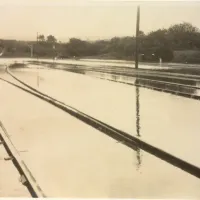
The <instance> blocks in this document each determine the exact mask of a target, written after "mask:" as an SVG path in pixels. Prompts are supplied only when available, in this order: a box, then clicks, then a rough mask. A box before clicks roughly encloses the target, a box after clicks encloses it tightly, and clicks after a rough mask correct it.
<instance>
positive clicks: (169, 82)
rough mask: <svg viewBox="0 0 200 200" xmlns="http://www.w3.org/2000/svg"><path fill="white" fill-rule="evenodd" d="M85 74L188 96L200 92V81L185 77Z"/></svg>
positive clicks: (88, 72) (90, 72) (87, 72)
mask: <svg viewBox="0 0 200 200" xmlns="http://www.w3.org/2000/svg"><path fill="white" fill-rule="evenodd" d="M84 74H85V75H89V76H92V77H95V78H100V79H105V80H109V81H114V82H118V83H124V84H129V85H139V86H143V87H147V88H150V89H155V90H159V91H165V92H169V93H176V94H177V95H184V94H185V95H186V96H187V95H199V94H200V89H198V87H199V82H198V81H196V80H184V79H176V78H162V77H152V76H149V77H148V76H145V77H142V76H140V78H137V79H136V77H131V76H122V75H115V74H108V73H102V72H92V71H85V72H84ZM195 87H197V88H195Z"/></svg>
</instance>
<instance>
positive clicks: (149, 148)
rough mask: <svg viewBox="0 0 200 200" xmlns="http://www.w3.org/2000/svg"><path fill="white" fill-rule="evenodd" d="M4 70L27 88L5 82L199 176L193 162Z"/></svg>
mask: <svg viewBox="0 0 200 200" xmlns="http://www.w3.org/2000/svg"><path fill="white" fill-rule="evenodd" d="M6 70H7V72H8V73H9V74H10V75H11V76H12V77H13V78H14V79H15V80H17V81H18V82H20V83H21V84H23V85H24V86H26V87H27V88H28V89H26V88H24V87H21V86H19V85H17V84H14V83H11V82H9V81H7V80H5V79H2V78H1V80H4V81H6V82H7V83H9V84H11V85H13V86H15V87H17V88H19V89H21V90H23V91H25V92H27V93H29V94H32V95H34V96H36V97H38V98H40V99H42V100H44V101H47V102H49V103H50V104H52V105H54V106H56V107H57V108H60V109H61V110H63V111H65V112H67V113H69V114H70V115H72V116H74V117H76V118H77V119H79V120H81V121H83V122H84V123H86V124H88V125H90V126H92V127H93V128H95V129H97V130H99V131H101V132H103V133H104V134H106V135H108V136H110V137H112V138H113V139H115V140H117V141H120V142H121V143H122V144H124V145H126V146H128V147H130V148H131V149H133V150H137V149H138V148H140V149H142V150H144V151H146V152H148V153H150V154H152V155H154V156H156V157H158V158H160V159H162V160H164V161H166V162H168V163H170V164H172V165H174V166H176V167H178V168H180V169H182V170H184V171H185V172H187V173H190V174H191V175H193V176H195V177H197V178H200V168H199V167H197V166H195V165H193V164H190V163H188V162H186V161H184V160H182V159H180V158H178V157H175V156H173V155H171V154H169V153H167V152H165V151H163V150H161V149H159V148H157V147H154V146H153V145H150V144H148V143H147V142H145V141H142V140H141V139H139V138H137V137H134V136H131V135H130V134H128V133H126V132H124V131H121V130H118V129H116V128H114V127H112V126H110V125H108V124H106V123H104V122H101V121H99V120H97V119H95V118H93V117H91V116H89V115H87V114H85V113H83V112H81V111H79V110H77V109H75V108H73V107H71V106H68V105H66V104H65V103H63V102H60V101H58V100H56V99H55V98H52V97H50V96H49V95H46V94H44V93H42V92H40V91H38V90H36V89H35V88H33V87H31V86H30V85H28V84H26V83H25V82H23V81H21V80H20V79H18V78H17V77H16V76H14V75H13V74H12V73H11V72H10V70H9V67H7V68H6Z"/></svg>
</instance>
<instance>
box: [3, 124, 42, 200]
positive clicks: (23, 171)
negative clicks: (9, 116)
mask: <svg viewBox="0 0 200 200" xmlns="http://www.w3.org/2000/svg"><path fill="white" fill-rule="evenodd" d="M0 141H1V143H2V144H3V146H4V148H5V150H6V152H7V153H8V155H9V157H8V158H6V159H5V160H7V161H11V162H13V165H14V166H15V167H16V169H17V170H18V172H19V174H20V182H21V184H23V185H24V186H25V187H26V188H27V189H28V191H29V193H30V194H31V196H32V197H34V198H35V197H37V198H44V197H46V196H45V194H44V193H43V191H42V189H41V188H40V186H39V185H38V183H37V181H36V179H35V178H34V177H33V175H32V173H31V172H30V170H29V169H28V167H27V165H26V164H25V162H24V161H23V160H22V159H21V157H20V154H19V152H18V151H17V149H16V147H15V146H14V144H13V143H12V141H11V140H10V137H9V134H8V132H7V130H6V128H5V127H4V125H3V123H2V122H1V121H0Z"/></svg>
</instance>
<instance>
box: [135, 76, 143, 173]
mask: <svg viewBox="0 0 200 200" xmlns="http://www.w3.org/2000/svg"><path fill="white" fill-rule="evenodd" d="M137 80H138V79H136V83H137ZM139 97H140V90H139V87H138V86H136V133H137V136H138V137H141V135H140V99H139ZM140 154H141V152H140V149H139V148H137V150H136V157H137V161H138V162H137V168H138V169H139V167H140V165H141V163H142V160H141V155H140Z"/></svg>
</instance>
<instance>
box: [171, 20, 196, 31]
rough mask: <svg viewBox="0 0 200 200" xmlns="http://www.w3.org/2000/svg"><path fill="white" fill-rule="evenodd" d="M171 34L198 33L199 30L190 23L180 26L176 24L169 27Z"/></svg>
mask: <svg viewBox="0 0 200 200" xmlns="http://www.w3.org/2000/svg"><path fill="white" fill-rule="evenodd" d="M168 32H169V33H196V32H199V29H198V28H197V27H195V26H193V25H192V24H190V23H187V22H183V23H180V24H175V25H172V26H170V27H169V29H168Z"/></svg>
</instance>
